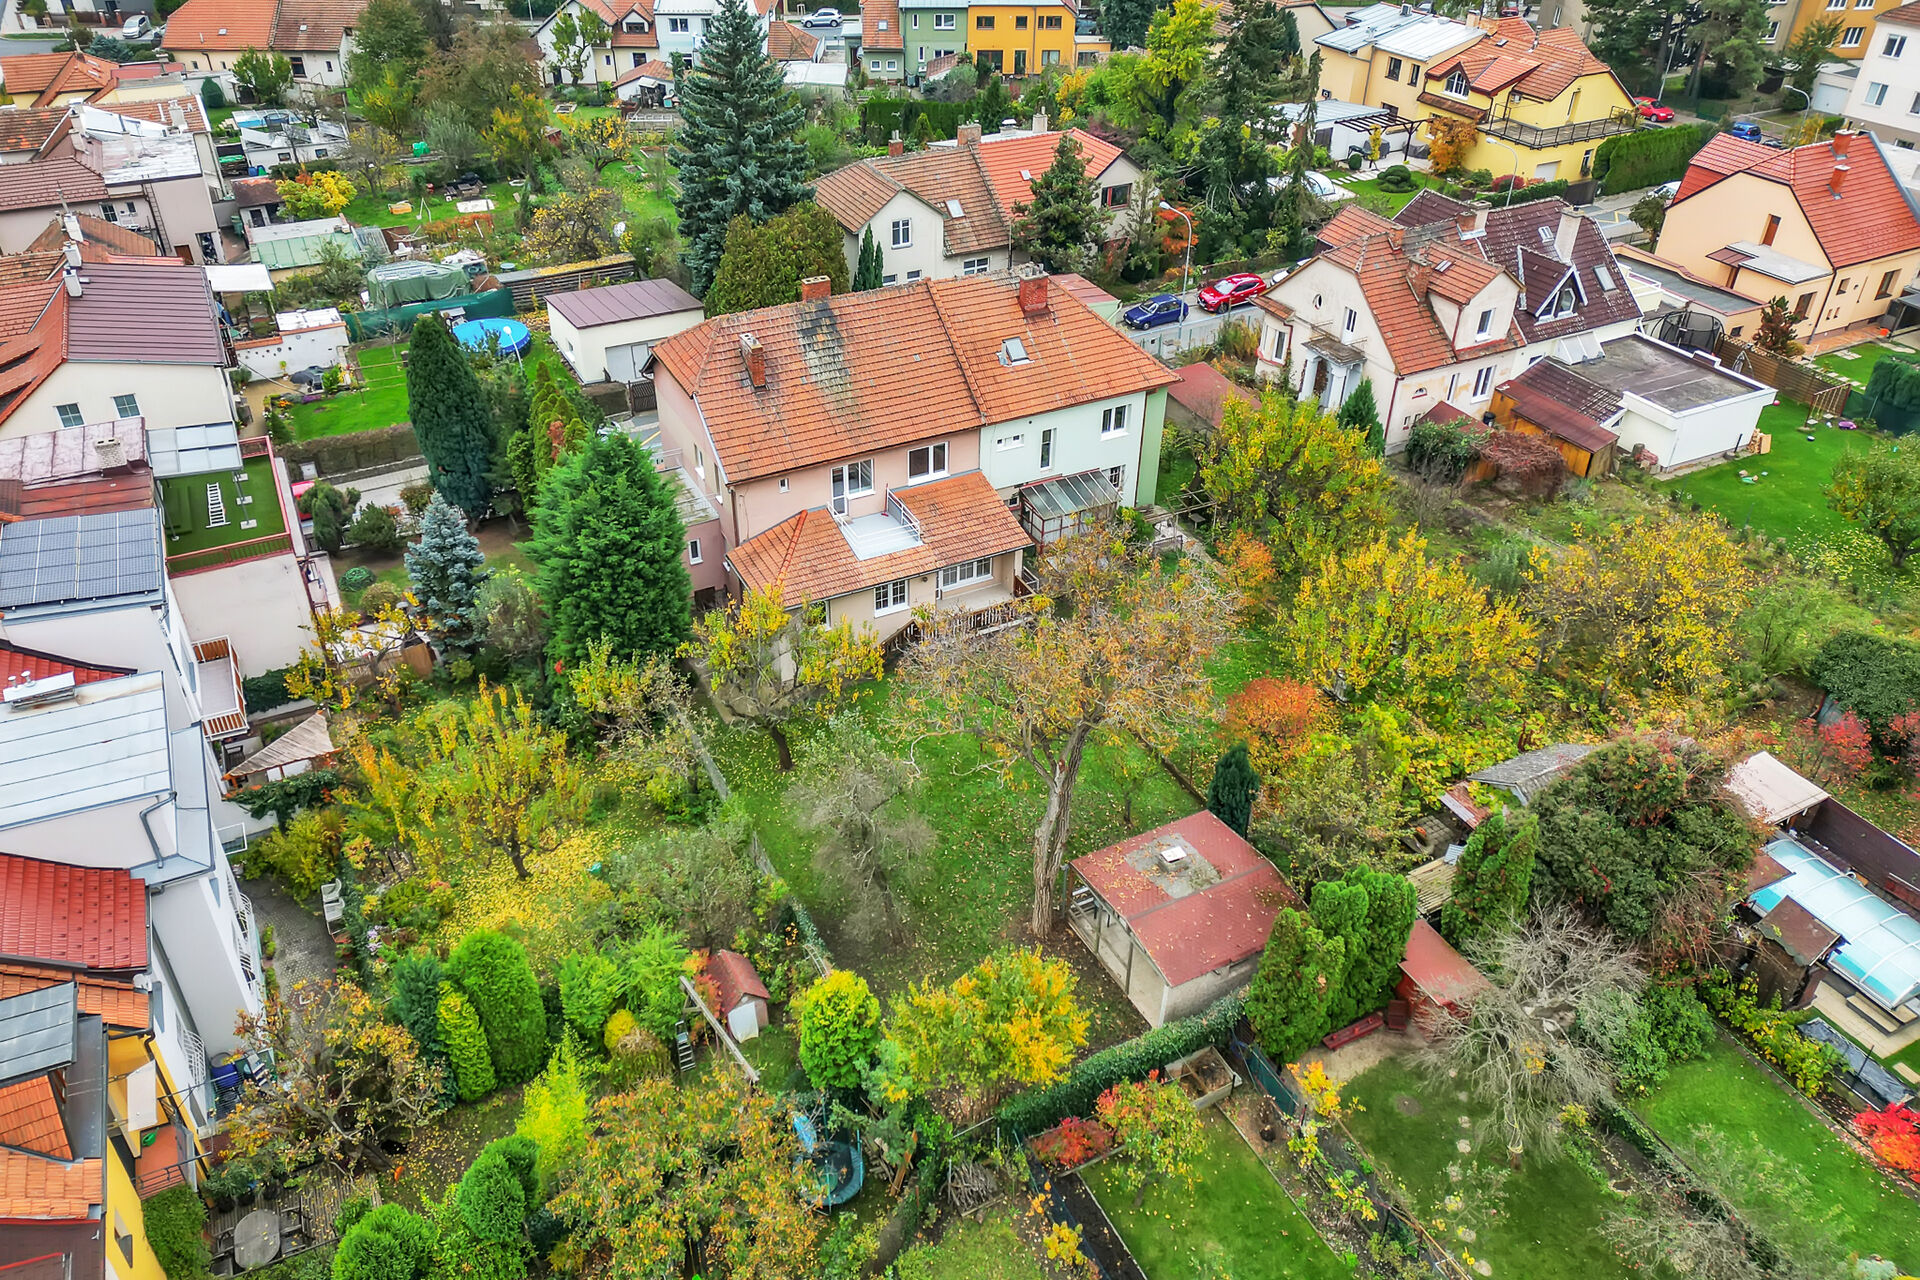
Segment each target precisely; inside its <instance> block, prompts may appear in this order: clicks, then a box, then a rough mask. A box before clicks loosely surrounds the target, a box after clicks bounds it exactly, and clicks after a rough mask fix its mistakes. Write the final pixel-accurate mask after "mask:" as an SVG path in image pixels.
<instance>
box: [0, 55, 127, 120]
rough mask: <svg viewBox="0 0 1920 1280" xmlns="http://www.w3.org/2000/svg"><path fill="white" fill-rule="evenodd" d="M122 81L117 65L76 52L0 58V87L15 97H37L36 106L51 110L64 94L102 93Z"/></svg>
mask: <svg viewBox="0 0 1920 1280" xmlns="http://www.w3.org/2000/svg"><path fill="white" fill-rule="evenodd" d="M118 78H119V74H118V68H117V66H116V64H114V63H111V62H108V61H107V60H106V59H105V58H96V57H93V56H92V55H91V54H86V53H82V52H80V51H79V50H77V49H75V50H73V51H71V52H68V53H26V54H21V55H19V56H17V57H12V58H0V84H5V85H6V86H7V92H8V93H10V94H13V95H16V96H17V95H19V94H23V93H32V94H37V95H38V96H37V97H36V98H35V99H34V102H33V105H34V106H36V107H47V106H52V105H53V102H54V99H55V98H57V97H59V96H60V95H61V94H63V93H85V94H89V95H91V94H96V93H103V92H105V91H106V90H108V89H110V88H112V87H113V85H114V82H115V81H116V80H117V79H118Z"/></svg>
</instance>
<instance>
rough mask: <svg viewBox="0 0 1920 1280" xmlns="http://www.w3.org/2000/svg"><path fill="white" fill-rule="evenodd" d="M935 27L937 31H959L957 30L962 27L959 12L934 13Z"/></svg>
mask: <svg viewBox="0 0 1920 1280" xmlns="http://www.w3.org/2000/svg"><path fill="white" fill-rule="evenodd" d="M933 29H934V30H935V31H957V30H959V29H960V28H959V15H958V14H952V13H936V14H934V15H933Z"/></svg>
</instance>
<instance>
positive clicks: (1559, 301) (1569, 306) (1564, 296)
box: [1553, 285, 1580, 320]
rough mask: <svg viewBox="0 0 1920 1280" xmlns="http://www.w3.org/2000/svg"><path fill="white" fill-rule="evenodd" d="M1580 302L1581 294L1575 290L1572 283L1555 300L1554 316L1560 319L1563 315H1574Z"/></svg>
mask: <svg viewBox="0 0 1920 1280" xmlns="http://www.w3.org/2000/svg"><path fill="white" fill-rule="evenodd" d="M1579 302H1580V295H1579V294H1577V293H1575V292H1574V291H1573V286H1572V285H1568V286H1567V287H1566V288H1564V289H1562V290H1561V291H1560V293H1559V295H1558V296H1556V297H1555V298H1554V300H1553V318H1554V319H1556V320H1558V319H1559V318H1560V317H1562V316H1570V315H1572V314H1573V309H1574V307H1575V306H1577V305H1578V304H1579Z"/></svg>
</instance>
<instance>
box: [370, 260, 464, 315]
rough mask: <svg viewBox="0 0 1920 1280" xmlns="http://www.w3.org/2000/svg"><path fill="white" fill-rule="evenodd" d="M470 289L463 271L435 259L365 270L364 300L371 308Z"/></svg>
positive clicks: (434, 298)
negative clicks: (365, 289) (365, 293)
mask: <svg viewBox="0 0 1920 1280" xmlns="http://www.w3.org/2000/svg"><path fill="white" fill-rule="evenodd" d="M472 290H473V282H472V281H471V280H469V279H468V278H467V273H466V272H465V271H462V270H461V269H460V268H459V267H449V266H442V265H441V264H440V263H438V262H387V263H382V264H381V265H380V266H377V267H375V268H374V269H373V270H371V271H369V272H367V301H368V303H369V304H370V305H372V306H375V307H397V306H400V305H401V304H403V303H408V302H438V301H442V300H444V299H447V298H457V297H459V296H460V295H462V294H464V293H470V292H472Z"/></svg>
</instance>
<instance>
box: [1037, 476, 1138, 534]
mask: <svg viewBox="0 0 1920 1280" xmlns="http://www.w3.org/2000/svg"><path fill="white" fill-rule="evenodd" d="M1020 502H1021V504H1022V505H1023V506H1025V507H1026V509H1027V510H1028V511H1031V512H1032V513H1033V514H1035V515H1037V516H1039V517H1041V518H1042V519H1043V520H1061V519H1065V518H1066V517H1068V516H1077V515H1079V514H1080V513H1081V512H1083V511H1092V510H1094V509H1095V508H1097V507H1117V506H1119V505H1120V491H1119V490H1118V489H1115V488H1114V487H1113V484H1112V482H1111V481H1109V480H1108V479H1107V476H1106V473H1105V472H1104V471H1083V472H1081V473H1080V474H1079V475H1072V476H1061V477H1060V478H1059V479H1058V480H1046V481H1042V482H1041V483H1039V484H1030V485H1028V486H1027V487H1026V488H1024V489H1022V490H1021V491H1020ZM1029 532H1031V531H1030V530H1029Z"/></svg>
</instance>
